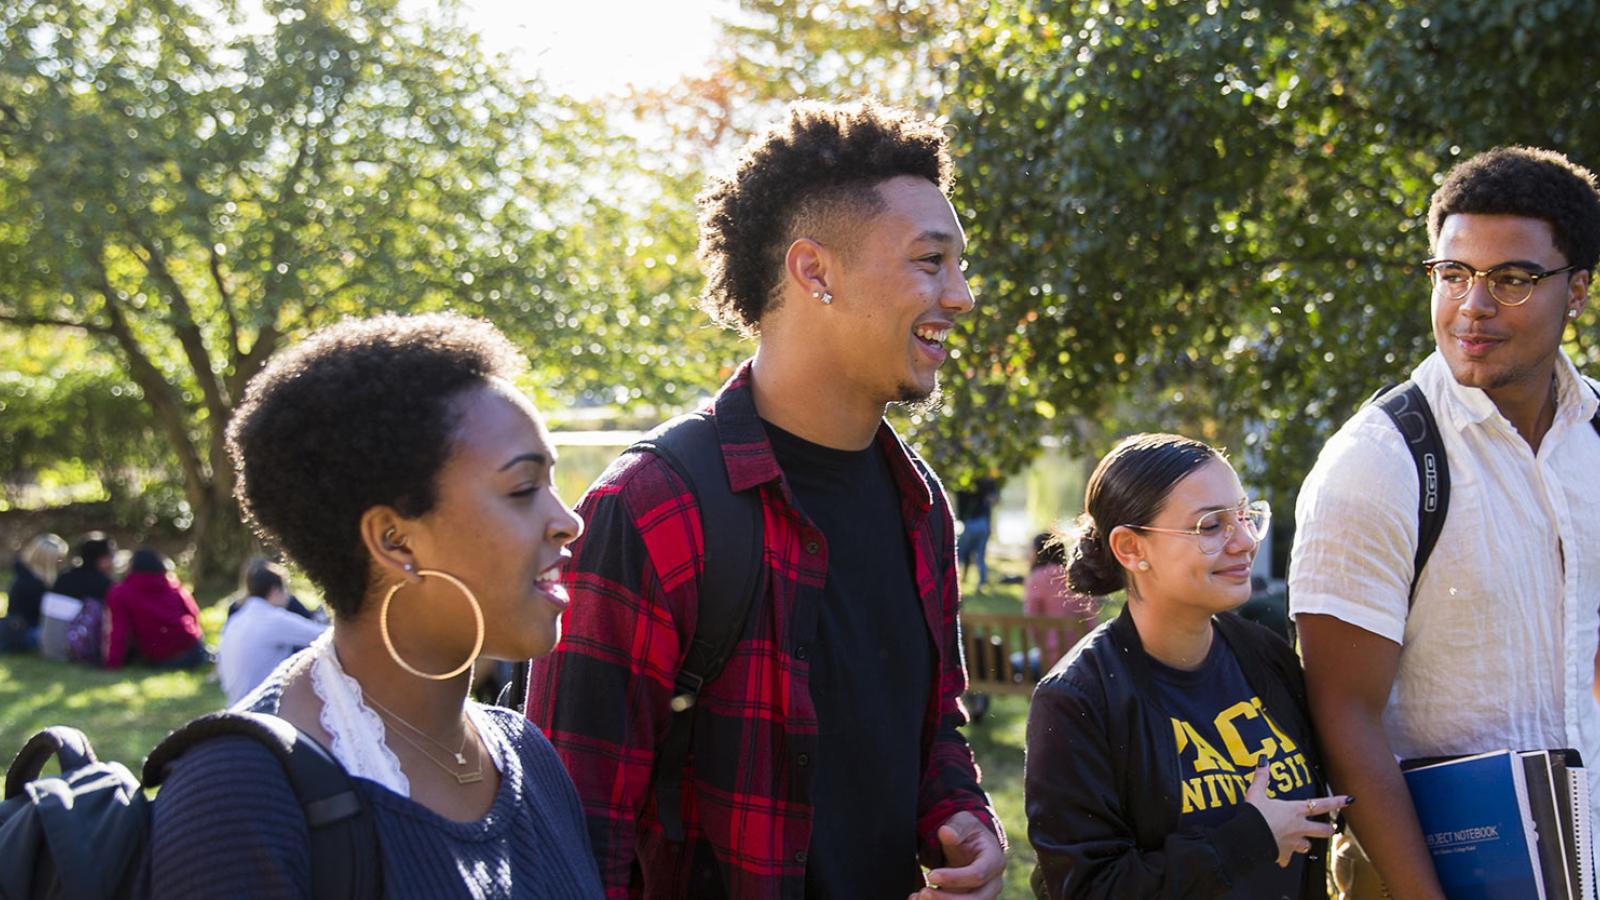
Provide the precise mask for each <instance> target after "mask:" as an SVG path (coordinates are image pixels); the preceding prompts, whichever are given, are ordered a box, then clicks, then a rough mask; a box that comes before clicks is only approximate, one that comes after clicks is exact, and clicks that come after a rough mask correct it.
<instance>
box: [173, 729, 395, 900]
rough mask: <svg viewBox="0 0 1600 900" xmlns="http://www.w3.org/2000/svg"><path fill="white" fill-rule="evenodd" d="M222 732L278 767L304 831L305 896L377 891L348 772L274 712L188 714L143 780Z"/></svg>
mask: <svg viewBox="0 0 1600 900" xmlns="http://www.w3.org/2000/svg"><path fill="white" fill-rule="evenodd" d="M223 735H242V736H244V737H249V738H253V739H255V740H256V741H258V742H260V743H261V745H262V746H264V747H266V748H267V749H268V750H271V751H272V753H273V755H274V756H276V757H277V758H278V762H279V763H280V764H281V765H282V766H283V771H284V774H286V775H287V776H288V778H289V784H290V786H291V787H292V788H293V789H294V793H295V797H296V798H298V799H299V801H300V806H301V808H302V809H303V810H305V814H306V824H307V825H308V826H309V827H310V831H311V895H312V897H314V898H317V900H324V898H327V900H332V898H363V897H377V896H380V894H381V880H382V873H381V870H380V869H379V863H378V860H379V857H378V832H377V829H376V827H375V826H374V824H373V822H372V816H371V814H370V813H369V812H368V811H367V809H366V806H365V804H363V803H362V802H361V797H360V795H359V794H357V793H356V791H355V786H354V785H353V784H351V782H350V775H349V773H347V772H346V771H345V769H344V766H341V765H340V764H339V762H338V761H337V760H335V759H334V758H333V756H332V755H331V754H330V753H328V751H327V750H325V749H324V748H323V747H322V745H321V744H318V743H317V742H316V741H315V740H313V739H312V738H311V737H310V736H309V735H306V734H304V733H302V732H301V731H300V730H299V729H297V728H295V727H294V726H293V725H291V724H289V723H288V722H286V721H284V720H283V719H280V718H278V717H277V716H272V715H267V714H264V713H254V712H218V713H211V714H210V715H205V716H201V717H199V718H198V719H194V720H193V721H191V722H189V723H188V724H187V725H184V726H183V727H181V728H179V729H178V730H177V731H174V732H173V733H172V734H169V735H167V737H166V738H165V739H163V740H162V741H161V743H160V744H158V745H157V746H156V748H155V749H154V750H152V751H150V757H149V758H148V759H146V760H145V764H144V777H143V782H144V786H145V787H155V786H156V785H159V784H160V783H161V782H162V781H163V780H164V779H165V778H166V775H167V768H168V767H169V766H170V765H171V764H172V762H173V761H174V760H176V759H177V758H178V757H179V756H181V755H183V753H184V752H186V751H188V750H189V749H191V748H192V747H194V746H195V745H196V744H200V743H203V742H205V741H207V740H210V739H212V738H215V737H221V736H223Z"/></svg>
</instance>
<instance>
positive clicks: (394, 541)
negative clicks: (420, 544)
mask: <svg viewBox="0 0 1600 900" xmlns="http://www.w3.org/2000/svg"><path fill="white" fill-rule="evenodd" d="M415 524H416V521H415V520H413V519H407V518H406V517H404V516H402V515H400V513H399V512H397V511H396V510H395V509H394V507H392V506H374V507H372V508H371V509H368V510H367V511H366V512H364V513H362V514H361V543H362V544H363V545H365V546H366V548H367V554H368V555H369V556H371V557H372V563H373V565H374V566H375V567H376V569H377V572H378V576H379V577H380V578H383V579H385V580H388V578H389V577H390V576H399V577H400V578H406V579H408V580H411V581H416V580H418V577H417V575H416V574H415V572H416V568H417V559H416V554H414V553H413V552H412V550H411V547H410V546H409V545H408V544H407V543H406V541H407V539H408V535H407V534H406V529H407V528H408V527H412V526H415Z"/></svg>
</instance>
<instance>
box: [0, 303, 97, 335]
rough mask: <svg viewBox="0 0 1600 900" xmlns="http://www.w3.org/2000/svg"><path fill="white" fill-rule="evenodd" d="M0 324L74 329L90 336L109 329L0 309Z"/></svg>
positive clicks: (90, 323)
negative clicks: (85, 332)
mask: <svg viewBox="0 0 1600 900" xmlns="http://www.w3.org/2000/svg"><path fill="white" fill-rule="evenodd" d="M0 322H9V323H11V324H12V325H17V326H19V327H22V328H76V329H78V330H79V331H87V332H89V333H90V334H110V333H111V329H110V328H107V327H106V326H104V325H100V324H96V323H94V322H80V321H78V320H76V319H67V318H63V317H60V316H32V315H25V314H23V313H19V312H13V311H11V310H7V309H0Z"/></svg>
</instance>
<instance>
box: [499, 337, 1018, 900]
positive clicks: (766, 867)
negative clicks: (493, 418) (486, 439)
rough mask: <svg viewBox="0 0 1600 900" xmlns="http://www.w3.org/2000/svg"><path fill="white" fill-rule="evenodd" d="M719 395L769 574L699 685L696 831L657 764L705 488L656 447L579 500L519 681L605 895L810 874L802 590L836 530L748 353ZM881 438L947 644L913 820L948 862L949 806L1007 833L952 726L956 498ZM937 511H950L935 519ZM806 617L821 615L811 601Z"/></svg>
mask: <svg viewBox="0 0 1600 900" xmlns="http://www.w3.org/2000/svg"><path fill="white" fill-rule="evenodd" d="M713 411H714V415H715V421H716V427H717V432H718V435H719V437H720V439H721V442H722V453H723V459H724V462H725V463H726V465H727V470H728V476H729V481H730V483H731V486H732V488H733V489H734V490H735V491H743V490H748V489H751V488H758V489H759V491H760V498H761V507H762V522H763V525H762V528H763V531H762V537H763V543H764V545H765V551H764V554H763V556H764V559H763V562H764V564H765V566H766V572H765V573H764V574H765V577H764V578H763V579H762V583H763V585H764V593H763V595H762V597H761V598H760V599H759V600H758V601H757V603H756V605H755V607H754V608H753V609H751V611H750V620H749V622H747V623H746V626H745V632H744V636H743V638H742V639H741V641H740V643H739V644H738V646H737V647H736V649H735V650H734V652H733V654H732V655H731V657H730V658H729V660H728V662H727V665H726V666H725V668H724V669H723V670H722V674H721V675H720V676H719V677H718V678H716V679H714V680H713V681H711V682H710V683H708V684H707V685H706V686H705V687H704V689H703V690H702V691H701V693H700V698H699V701H698V713H697V716H698V718H697V720H696V725H695V731H696V734H695V751H694V753H693V754H692V756H691V759H690V762H689V763H688V764H687V765H686V766H685V768H684V771H683V775H682V785H683V801H682V815H683V825H684V831H685V834H686V841H685V842H683V843H675V842H672V841H669V840H667V839H666V837H665V836H664V835H663V833H662V830H661V826H660V824H659V822H658V821H657V820H656V815H655V807H656V798H655V796H654V789H653V787H652V784H651V766H652V763H653V761H654V757H655V749H656V745H657V742H658V741H660V740H661V738H662V737H663V736H664V735H665V733H666V726H667V723H668V720H669V718H670V716H671V713H670V711H669V708H668V700H669V699H670V698H671V696H672V693H673V679H674V678H675V677H676V675H677V671H678V666H679V664H680V662H681V661H682V659H683V656H684V653H685V652H686V647H687V644H688V641H689V640H690V638H691V637H692V636H693V634H694V630H695V615H696V613H697V611H698V603H697V598H698V593H697V592H698V585H699V583H700V576H701V569H702V561H703V559H704V556H703V553H702V546H701V529H700V519H699V510H698V509H697V507H696V505H695V502H694V497H693V495H692V494H691V493H690V492H689V490H688V488H687V487H686V486H685V485H684V483H683V481H682V480H681V479H680V478H679V477H678V475H677V474H676V472H674V471H673V469H672V468H671V466H670V465H668V464H667V463H665V462H663V461H661V460H660V459H659V458H658V457H655V456H653V455H651V454H628V455H625V456H623V457H622V458H620V459H618V460H617V462H616V463H614V464H613V465H612V466H611V467H610V468H609V469H608V470H607V471H606V472H605V474H603V475H602V476H600V478H599V480H597V481H596V482H595V484H594V486H593V487H591V488H590V490H589V492H588V493H587V494H585V495H584V498H583V500H582V501H581V502H580V503H579V504H578V509H579V512H580V513H581V514H582V516H583V519H584V521H585V523H586V524H587V530H586V531H585V533H584V536H583V537H582V538H581V539H580V540H579V541H578V543H577V544H575V545H574V548H573V552H574V557H575V558H574V561H573V563H572V565H571V566H569V568H568V570H567V572H566V573H565V575H564V580H565V583H566V585H567V590H568V591H569V592H570V593H571V595H572V608H571V609H569V610H568V611H567V613H566V616H565V619H564V620H563V635H562V638H561V641H560V643H559V644H558V645H557V646H556V649H555V651H554V652H553V653H551V654H550V656H548V657H546V658H544V659H542V660H539V661H537V662H536V663H535V664H534V668H533V674H532V678H531V681H530V683H529V687H528V717H529V718H530V719H532V720H533V721H534V722H535V723H536V724H537V725H539V727H541V728H542V729H544V732H545V734H547V735H548V736H549V737H550V740H551V741H552V742H553V743H554V744H555V747H556V750H557V751H558V752H559V753H560V754H561V759H562V761H563V762H565V763H566V766H567V770H568V771H569V772H571V773H572V778H573V781H574V782H576V783H577V786H578V793H579V795H580V796H582V797H583V802H584V807H585V811H586V813H587V815H588V818H589V832H590V837H591V839H592V841H593V844H594V851H595V855H596V857H597V858H598V860H599V865H600V878H601V881H602V883H604V884H605V886H606V890H607V894H608V895H609V896H611V897H617V898H621V897H639V896H643V897H705V896H718V895H721V894H722V893H723V892H726V895H727V896H731V897H741V898H746V897H748V898H796V900H798V898H800V897H802V896H803V894H804V891H805V870H806V862H805V860H806V849H807V847H808V845H809V844H810V841H811V817H812V808H811V803H810V791H811V770H810V769H809V768H807V767H806V765H805V759H806V755H807V754H808V753H810V754H814V751H815V749H816V744H817V718H816V710H815V708H814V707H813V705H812V701H811V689H810V682H809V680H808V679H809V670H810V667H809V664H808V663H807V662H805V661H804V660H803V659H799V658H796V656H795V655H794V649H795V647H796V644H797V641H796V639H795V637H794V634H793V628H794V623H795V622H796V620H797V619H800V618H801V615H802V614H803V613H806V612H807V611H806V610H803V609H801V608H800V605H801V604H816V603H818V602H820V599H821V596H822V588H823V585H824V582H825V580H826V577H827V569H828V551H827V541H826V539H825V538H824V537H823V535H822V532H821V531H819V530H818V529H817V528H816V527H815V526H813V525H812V524H811V523H810V522H809V521H808V520H807V519H806V518H805V516H804V515H802V514H801V512H800V511H799V509H798V508H796V506H795V503H794V498H793V497H792V496H791V495H790V493H789V488H788V484H787V482H786V481H785V480H784V478H783V474H782V472H780V471H779V469H778V463H777V460H776V459H775V458H774V456H773V453H772V447H771V445H770V444H769V443H768V441H767V436H766V431H765V429H764V428H763V426H762V424H761V420H760V419H759V418H758V417H757V415H756V407H755V399H754V397H753V396H752V394H751V389H750V364H749V363H748V362H747V363H745V364H744V365H743V366H741V367H740V368H739V370H738V372H736V373H735V374H734V376H733V377H732V378H731V379H730V380H729V381H728V383H727V384H726V385H725V386H724V387H723V389H722V391H721V392H720V393H719V394H718V395H717V398H716V400H715V401H714V405H713ZM877 441H878V444H879V446H881V447H882V448H883V450H884V452H885V454H886V455H887V456H888V459H889V466H890V470H891V471H892V472H893V476H894V481H895V484H896V486H897V487H898V488H899V492H900V496H901V504H900V511H901V514H902V516H903V518H904V521H905V529H906V537H907V539H908V540H909V541H910V544H911V547H912V548H913V559H914V566H915V570H916V571H915V573H914V574H915V579H916V585H917V592H918V595H919V597H920V599H921V602H922V610H923V618H924V619H925V621H926V625H927V628H928V631H929V633H930V634H931V636H932V638H933V645H934V648H935V650H936V655H935V660H936V670H935V672H934V673H933V676H934V677H933V681H932V684H933V685H934V690H932V691H930V692H929V696H928V698H927V701H926V703H927V706H926V714H925V715H924V717H923V728H922V748H923V751H922V776H921V787H920V788H919V797H918V804H917V807H918V808H917V822H916V829H917V837H918V846H919V848H920V851H921V857H922V862H923V863H924V864H925V865H929V866H938V865H942V864H943V854H942V852H941V850H940V848H939V843H938V839H937V836H936V833H937V831H938V828H939V826H940V825H941V824H943V823H944V822H945V821H946V820H947V819H949V818H950V817H951V816H953V815H955V814H956V813H958V812H961V811H963V810H965V811H967V812H971V813H973V814H974V815H976V816H977V817H978V818H979V819H980V820H981V821H984V822H986V823H988V824H989V825H990V826H991V827H992V828H994V830H995V832H996V834H997V835H1000V836H1001V840H1002V842H1003V841H1004V835H1003V832H1002V831H1001V829H1000V825H999V822H998V820H997V819H996V818H995V816H994V813H993V810H992V809H990V807H989V801H988V797H987V796H986V795H985V794H984V793H983V790H982V789H981V788H980V787H978V772H977V767H976V765H974V763H973V761H972V751H971V750H970V749H969V748H968V747H967V742H966V739H965V738H963V737H962V736H961V733H960V732H959V731H957V730H956V729H957V727H958V726H960V725H963V724H965V723H966V715H965V713H964V712H963V711H962V710H961V708H960V707H959V706H957V704H956V699H957V698H958V697H960V696H961V694H962V693H963V692H964V691H965V690H966V684H967V677H966V671H965V670H964V669H963V667H962V660H961V649H960V647H961V645H960V641H959V639H958V635H957V604H958V584H957V578H956V572H955V548H954V545H953V542H952V540H951V535H952V534H953V526H952V523H951V521H950V510H949V506H948V504H947V503H946V501H945V498H944V495H943V493H942V492H941V491H939V490H938V489H937V488H936V487H935V488H932V489H930V485H929V484H928V482H927V481H924V479H923V478H922V476H921V474H920V473H919V472H918V469H917V465H916V463H914V462H913V460H912V458H911V456H910V452H909V451H908V450H907V449H906V448H905V446H904V445H903V444H901V442H900V440H899V438H897V437H896V436H895V434H894V432H893V430H891V429H890V428H889V426H888V425H887V424H884V425H882V426H881V427H880V428H879V430H878V436H877ZM935 516H938V517H941V518H942V519H943V520H944V521H943V526H942V527H940V528H935V527H934V521H935V520H934V518H933V517H935ZM935 535H942V536H943V539H942V540H941V539H939V538H938V537H936V536H935ZM809 616H810V620H811V621H815V619H816V613H815V611H810V612H809ZM702 879H711V880H710V881H706V880H702ZM714 881H720V882H721V883H720V884H714V883H713V882H714Z"/></svg>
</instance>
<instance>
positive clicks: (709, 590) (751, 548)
mask: <svg viewBox="0 0 1600 900" xmlns="http://www.w3.org/2000/svg"><path fill="white" fill-rule="evenodd" d="M629 452H630V453H653V454H655V455H656V456H657V457H659V458H660V459H661V460H662V461H663V462H665V463H666V464H667V465H669V466H671V467H672V468H673V470H674V471H676V472H677V473H678V476H679V477H680V478H682V479H683V482H684V484H685V485H686V486H687V487H688V489H689V491H690V493H692V494H693V495H694V499H695V504H696V506H697V507H698V508H699V510H700V529H701V539H700V543H701V547H702V553H703V554H704V568H703V570H702V571H701V574H700V596H699V611H698V613H697V614H696V616H695V626H694V637H693V638H692V639H691V640H690V642H689V647H688V650H687V652H686V653H685V654H684V657H683V661H682V663H681V664H680V665H679V666H678V675H677V678H676V679H675V681H674V683H673V689H672V719H671V721H670V722H669V723H668V727H667V733H666V737H665V738H663V739H662V741H661V744H660V745H659V746H658V747H657V748H656V762H655V793H656V810H657V818H658V819H659V821H660V822H661V826H662V829H663V831H664V832H665V833H666V836H667V838H668V840H673V841H682V840H683V839H684V833H683V818H682V813H681V810H680V806H679V803H680V795H681V790H680V781H681V778H682V775H683V767H684V764H685V763H687V762H688V759H689V747H690V734H691V732H692V730H693V726H694V717H695V705H696V702H697V701H698V699H699V696H700V690H701V689H702V688H703V687H704V686H705V685H706V683H707V682H710V681H711V680H713V679H715V678H716V677H717V676H718V675H719V674H721V672H722V667H723V666H724V665H726V664H727V662H728V658H729V657H730V656H732V655H733V650H734V647H735V646H737V645H738V643H739V638H740V637H741V636H742V635H743V634H744V625H745V621H746V620H747V619H748V618H749V615H750V608H751V607H752V606H754V605H755V598H756V597H757V596H758V592H759V590H760V587H761V585H760V579H761V553H762V533H761V532H762V529H761V501H760V497H759V496H758V495H757V493H756V492H754V491H747V492H741V493H735V492H734V490H733V488H732V487H731V486H730V485H729V483H728V471H727V466H726V464H725V463H724V462H723V456H722V442H721V441H720V439H719V438H718V436H717V427H716V422H715V420H714V419H713V418H712V417H711V416H710V415H708V414H706V413H703V412H695V413H689V414H687V415H682V416H679V417H677V418H675V419H672V420H671V421H668V422H666V423H664V424H662V425H661V426H659V427H657V428H656V429H655V430H654V431H651V432H650V433H649V434H648V435H646V436H645V437H644V438H642V439H640V440H639V441H638V442H637V443H635V444H634V445H633V446H632V447H631V448H629Z"/></svg>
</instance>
